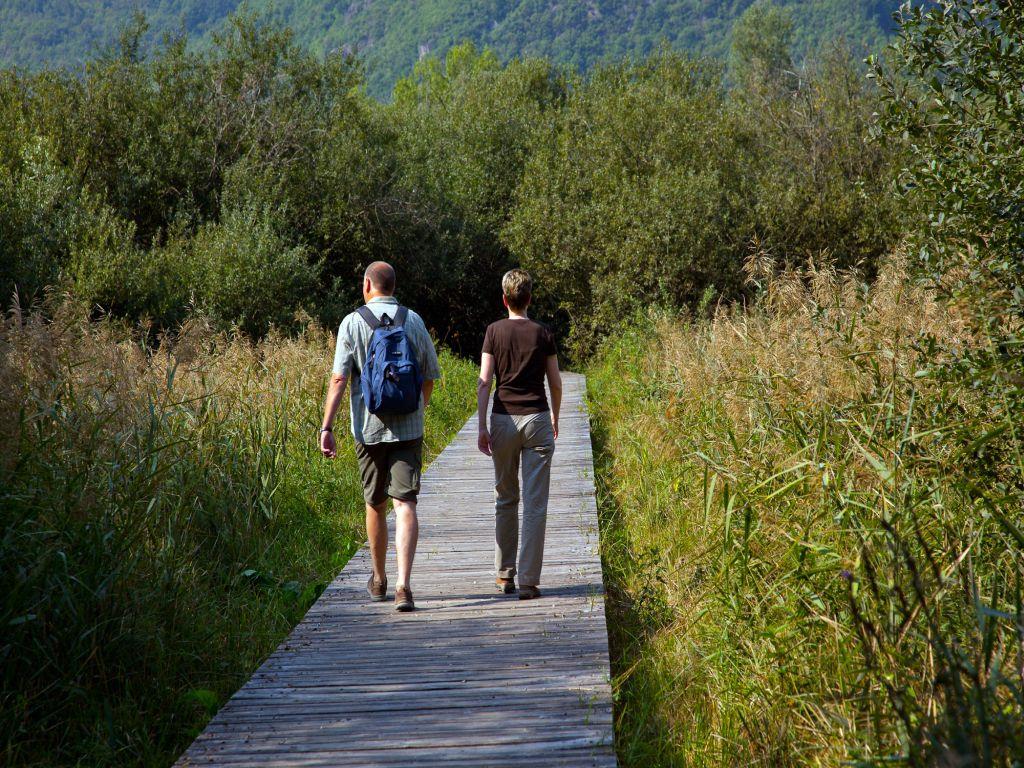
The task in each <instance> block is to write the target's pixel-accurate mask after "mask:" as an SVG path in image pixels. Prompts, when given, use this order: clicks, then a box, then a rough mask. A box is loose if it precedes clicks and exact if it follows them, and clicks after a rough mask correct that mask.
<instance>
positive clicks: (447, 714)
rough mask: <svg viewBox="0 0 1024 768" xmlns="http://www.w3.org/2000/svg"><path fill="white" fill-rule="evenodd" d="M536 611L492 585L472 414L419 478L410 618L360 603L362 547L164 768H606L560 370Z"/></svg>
mask: <svg viewBox="0 0 1024 768" xmlns="http://www.w3.org/2000/svg"><path fill="white" fill-rule="evenodd" d="M564 381H565V384H564V386H565V392H564V402H563V406H562V418H561V424H560V428H561V435H560V437H559V439H558V443H557V447H556V450H555V458H554V464H553V468H552V481H551V501H550V504H549V508H548V526H547V538H546V548H545V556H544V572H543V575H542V583H541V590H542V592H543V597H541V598H540V599H539V600H531V601H519V600H518V599H516V598H515V596H503V595H499V594H498V593H497V592H496V591H495V589H494V587H493V583H494V563H493V557H494V555H493V552H494V505H493V499H494V496H493V493H494V492H493V488H494V475H493V469H492V466H491V461H490V459H489V458H488V457H486V456H484V455H482V454H481V453H479V452H478V451H477V448H476V416H475V414H474V416H473V417H472V418H471V419H470V420H469V421H468V422H467V423H466V426H465V427H463V428H462V430H461V431H460V432H459V434H458V436H457V437H456V438H455V439H454V440H453V441H452V443H451V445H449V446H448V448H446V449H445V450H444V452H443V453H442V454H441V455H440V456H438V457H437V459H436V460H435V461H434V463H433V464H431V466H430V468H429V469H428V470H427V472H426V473H425V474H424V477H423V491H422V494H421V496H420V505H419V518H420V541H419V550H418V552H417V555H416V562H415V565H414V568H413V578H412V588H413V594H414V595H415V598H416V606H417V609H416V611H415V612H413V613H408V614H400V613H398V612H396V611H395V610H394V603H393V595H394V588H393V585H394V579H395V573H396V570H395V565H394V551H393V549H394V535H393V534H392V537H391V550H392V551H390V552H389V553H388V575H389V582H390V583H389V588H388V592H389V601H388V602H386V603H371V602H369V601H368V600H367V596H366V592H365V584H366V579H367V577H368V574H369V572H370V556H369V551H368V549H366V548H365V547H364V548H363V549H362V550H360V551H359V552H358V553H357V554H356V555H355V556H354V557H353V558H352V560H351V562H349V564H348V565H347V566H346V567H345V569H344V570H343V571H342V572H341V574H340V575H339V576H338V578H336V579H335V580H334V582H333V583H332V584H331V585H330V586H329V587H328V588H327V589H326V591H325V592H324V593H323V595H322V596H321V597H320V599H319V600H317V602H316V603H315V604H314V605H313V607H312V608H311V609H310V610H309V613H308V614H306V617H305V618H304V619H303V620H302V622H301V623H300V624H299V625H298V626H297V627H296V628H295V630H294V631H293V632H292V633H291V635H290V636H289V637H288V639H287V640H285V642H284V643H282V644H281V647H280V648H278V649H277V651H275V652H274V654H273V655H271V656H270V658H268V659H267V661H266V662H265V663H264V664H263V666H261V667H260V668H259V669H258V670H257V671H256V673H255V674H254V675H253V677H252V679H251V680H249V682H248V683H246V685H244V686H243V687H242V688H241V689H240V690H239V691H238V692H237V693H236V694H235V695H234V696H233V697H232V698H231V700H230V701H228V703H227V704H225V706H224V707H223V708H222V709H221V710H220V712H219V713H218V714H217V715H216V716H215V717H214V718H213V719H212V720H211V721H210V724H209V725H208V727H207V728H206V730H205V731H204V732H203V733H202V734H201V735H200V736H199V737H198V738H197V739H196V740H195V742H194V743H193V744H192V746H191V747H190V748H189V749H188V751H187V752H186V753H185V754H184V755H183V756H182V758H181V759H180V760H179V761H178V763H177V765H179V766H221V765H223V766H243V765H252V766H260V767H265V766H441V765H443V766H509V767H510V768H511V767H513V766H531V768H546V767H547V766H552V767H554V766H614V765H616V761H615V754H614V750H613V748H612V707H611V692H610V686H609V667H608V637H607V630H606V627H605V615H604V598H603V588H602V583H601V562H600V557H599V554H598V528H597V506H596V502H595V499H594V485H593V460H592V455H591V447H590V427H589V422H588V419H587V414H586V405H585V401H584V390H585V381H584V379H583V377H582V376H575V375H571V374H565V375H564Z"/></svg>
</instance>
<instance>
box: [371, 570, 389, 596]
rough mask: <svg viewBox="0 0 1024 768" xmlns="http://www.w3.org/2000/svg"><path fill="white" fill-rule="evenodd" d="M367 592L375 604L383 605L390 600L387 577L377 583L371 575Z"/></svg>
mask: <svg viewBox="0 0 1024 768" xmlns="http://www.w3.org/2000/svg"><path fill="white" fill-rule="evenodd" d="M366 591H367V592H368V593H369V594H370V599H371V600H373V602H375V603H382V602H384V601H385V600H387V598H388V579H387V576H385V577H384V578H383V579H382V580H381V581H377V580H376V579H375V578H373V574H372V573H371V574H370V580H369V581H368V582H366Z"/></svg>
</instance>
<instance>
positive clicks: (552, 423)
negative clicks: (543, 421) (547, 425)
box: [551, 419, 558, 440]
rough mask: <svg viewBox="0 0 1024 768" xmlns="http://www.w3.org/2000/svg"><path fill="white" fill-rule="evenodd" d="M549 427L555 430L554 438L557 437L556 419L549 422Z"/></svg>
mask: <svg viewBox="0 0 1024 768" xmlns="http://www.w3.org/2000/svg"><path fill="white" fill-rule="evenodd" d="M551 428H552V429H553V430H554V431H555V440H557V439H558V419H554V420H553V421H552V422H551Z"/></svg>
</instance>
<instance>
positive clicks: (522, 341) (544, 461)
mask: <svg viewBox="0 0 1024 768" xmlns="http://www.w3.org/2000/svg"><path fill="white" fill-rule="evenodd" d="M501 288H502V293H503V294H504V298H503V300H504V303H505V307H506V308H507V309H508V318H507V319H504V320H498V321H497V322H496V323H491V324H490V325H489V326H488V327H487V333H486V334H485V335H484V348H483V354H482V355H481V356H480V381H479V382H478V384H477V411H478V413H479V416H480V435H479V438H478V440H477V444H478V446H479V448H480V450H481V451H483V452H484V453H486V454H487V455H488V456H490V457H491V458H492V459H493V460H494V512H495V532H494V541H495V547H494V567H495V570H496V571H497V577H496V579H495V584H496V585H497V587H498V590H499V591H501V592H503V593H505V594H511V593H512V592H514V591H515V582H514V578H515V576H516V573H517V569H516V565H517V564H516V550H517V549H518V550H519V561H518V574H519V599H520V600H529V599H531V598H535V597H540V590H538V589H537V585H538V584H539V583H540V571H541V563H542V561H543V559H544V530H545V527H546V524H547V515H548V488H549V485H550V480H551V457H552V456H553V454H554V452H555V438H556V437H558V412H559V409H560V407H561V404H562V378H561V376H560V375H559V373H558V357H557V350H556V347H555V337H554V335H553V334H552V333H551V330H550V329H549V328H548V327H547V326H545V325H541V324H540V323H538V322H535V321H533V320H531V319H530V318H528V317H527V316H526V309H527V307H529V305H530V299H531V298H532V294H533V282H532V280H531V279H530V276H529V275H528V274H527V273H526V272H524V271H523V270H521V269H513V270H511V271H510V272H507V273H506V274H505V276H504V277H503V278H502V280H501ZM492 378H496V379H497V388H496V389H495V391H494V406H493V408H492V409H491V423H490V429H488V427H487V399H488V395H489V394H490V391H491V379H492ZM545 378H547V382H548V389H550V390H551V408H550V409H549V408H548V399H547V397H546V396H545V393H544V379H545ZM520 462H521V463H522V470H523V489H522V498H523V535H522V547H521V548H520V547H519V538H520V537H519V496H520V493H519V466H520Z"/></svg>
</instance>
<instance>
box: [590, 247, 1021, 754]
mask: <svg viewBox="0 0 1024 768" xmlns="http://www.w3.org/2000/svg"><path fill="white" fill-rule="evenodd" d="M748 275H749V278H750V280H751V281H752V282H755V283H756V284H757V286H758V290H759V295H760V298H759V300H758V302H757V304H756V306H753V307H751V308H749V309H747V310H744V309H742V308H731V309H722V310H720V311H718V312H716V313H714V315H713V317H712V318H710V319H708V320H699V321H690V320H686V319H680V318H677V317H669V316H659V315H656V314H654V315H650V316H647V317H643V318H639V319H638V320H637V321H636V322H634V324H633V326H632V328H631V330H630V331H629V332H628V333H626V334H625V335H624V336H623V337H621V338H619V339H617V340H616V341H615V342H614V343H612V344H610V345H609V346H607V347H606V349H605V351H604V353H603V355H602V357H601V359H600V360H599V361H598V362H597V364H596V365H595V366H594V368H593V369H592V370H591V372H590V396H591V400H592V403H593V406H592V407H593V413H594V418H595V436H596V439H597V441H598V447H599V449H600V450H599V451H598V455H599V466H598V480H599V491H600V494H601V500H600V501H601V514H602V522H603V547H604V553H603V555H604V562H605V567H606V571H605V573H606V579H608V583H609V592H610V611H611V613H610V615H611V617H612V621H611V622H610V626H611V629H612V635H613V637H612V645H613V655H614V662H613V667H614V673H615V680H614V683H615V694H616V700H617V718H618V749H619V753H620V757H621V758H622V762H623V763H624V764H625V765H638V766H639V765H643V766H648V765H773V766H775V765H838V764H840V763H841V762H843V761H847V760H854V761H866V762H872V763H873V762H882V761H888V760H891V759H898V760H901V761H909V762H910V763H912V764H923V763H927V762H937V763H940V764H949V765H953V764H960V763H958V762H957V761H958V760H966V759H968V758H970V759H973V760H975V763H973V764H1009V763H1010V761H1011V760H1012V759H1018V758H1019V754H1024V736H1022V729H1021V728H1020V725H1019V723H1020V721H1021V720H1020V718H1021V715H1022V713H1024V698H1022V697H1024V685H1022V675H1024V669H1022V664H1024V622H1022V621H1021V605H1022V603H1021V584H1022V582H1024V538H1020V537H1019V533H1020V530H1022V529H1024V525H1022V513H1021V509H1022V507H1021V503H1020V502H1021V488H1022V487H1024V482H1022V481H1024V465H1022V464H1021V462H1020V459H1019V456H1020V440H1019V437H1018V436H1017V435H1016V433H1015V432H1014V425H1013V424H1012V423H1008V414H1010V413H1011V412H1012V411H1011V410H1010V409H1007V408H1004V407H1002V406H1001V405H1000V404H998V403H995V402H993V401H992V398H991V397H990V396H987V395H986V396H982V394H981V393H980V392H977V391H972V389H971V388H970V387H969V386H966V385H962V384H961V383H958V382H957V381H956V380H955V379H954V378H951V377H950V376H948V375H945V374H944V373H943V372H948V370H949V369H950V363H951V361H953V360H954V359H955V358H956V355H957V350H959V349H965V348H970V347H972V346H975V345H977V344H979V343H982V341H983V340H980V339H978V338H976V337H975V336H974V335H973V334H972V333H971V332H970V330H969V329H968V327H967V325H966V324H965V323H964V322H963V321H961V319H960V318H959V316H958V315H957V313H956V312H955V311H954V310H952V309H950V308H949V307H948V306H944V305H942V304H940V303H939V302H937V301H936V300H935V299H934V298H933V297H932V296H931V295H930V294H929V293H928V292H926V291H925V290H923V289H920V288H918V287H915V285H913V284H912V282H911V280H910V277H909V275H908V273H907V271H906V270H905V269H904V267H903V264H902V263H901V262H900V261H899V260H893V261H890V262H889V263H888V264H886V265H885V266H884V267H883V268H882V270H881V272H880V274H879V276H878V278H877V280H876V281H875V282H874V283H873V284H872V285H871V286H870V287H868V286H866V285H864V284H863V283H862V282H861V281H860V280H859V279H858V278H857V277H856V276H853V275H844V274H837V273H836V272H834V271H832V270H829V269H813V268H809V269H808V270H804V271H799V272H798V271H789V272H785V273H782V274H780V275H777V274H776V270H775V265H773V264H770V263H762V264H758V263H757V262H756V261H752V262H751V264H749V265H748ZM982 436H988V439H986V440H984V441H981V442H979V441H978V438H981V437H982ZM980 486H984V488H983V491H984V492H979V490H978V489H979V487H980ZM1000 488H1001V489H1002V490H1000ZM985 489H987V491H991V492H987V491H986V490H985ZM1007 489H1009V490H1007ZM1013 489H1016V490H1013ZM1016 750H1022V751H1020V752H1017V751H1016ZM1014 754H1017V755H1018V758H1013V757H1012V756H1013V755H1014ZM986 761H988V762H986Z"/></svg>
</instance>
